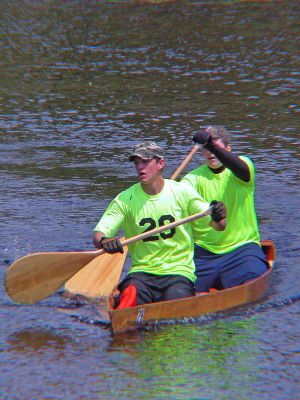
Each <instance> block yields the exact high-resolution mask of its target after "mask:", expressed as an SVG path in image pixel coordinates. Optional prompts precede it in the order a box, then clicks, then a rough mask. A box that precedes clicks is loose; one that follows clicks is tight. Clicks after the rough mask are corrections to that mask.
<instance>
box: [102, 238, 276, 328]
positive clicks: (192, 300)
mask: <svg viewBox="0 0 300 400" xmlns="http://www.w3.org/2000/svg"><path fill="white" fill-rule="evenodd" d="M261 243H262V248H263V251H264V252H265V254H266V257H267V260H268V264H269V269H268V271H266V272H265V273H264V274H263V275H261V276H259V277H258V278H256V279H253V280H252V281H249V282H247V283H244V284H243V285H240V286H235V287H233V288H229V289H224V290H213V291H211V292H209V293H207V294H202V293H201V294H197V295H196V296H193V297H185V298H183V299H176V300H170V301H161V302H157V303H147V304H142V305H140V306H136V307H130V308H125V309H120V310H118V309H117V310H114V309H113V307H112V301H111V298H110V299H108V302H107V307H108V315H109V318H110V322H111V327H112V331H113V333H121V332H125V331H128V330H135V329H138V328H141V327H143V326H145V325H149V324H151V323H154V322H156V321H160V320H167V319H181V318H188V317H199V316H201V315H204V314H208V313H216V312H220V311H225V310H230V309H233V308H235V307H239V306H242V305H245V304H248V303H253V302H256V301H258V300H260V299H261V298H262V297H263V296H264V295H265V294H266V292H267V290H268V287H269V280H270V277H271V273H272V269H273V263H274V260H275V257H276V253H275V246H274V243H273V241H272V240H263V241H262V242H261Z"/></svg>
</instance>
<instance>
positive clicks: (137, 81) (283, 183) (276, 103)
mask: <svg viewBox="0 0 300 400" xmlns="http://www.w3.org/2000/svg"><path fill="white" fill-rule="evenodd" d="M299 19H300V5H299V2H297V1H286V2H263V3H252V2H249V3H248V2H235V1H233V2H229V1H227V2H224V4H222V3H221V2H207V3H204V2H200V1H178V2H176V1H175V2H169V3H161V4H157V3H156V4H153V2H152V4H151V3H150V2H148V3H146V2H124V1H122V2H118V1H115V2H105V1H104V2H98V1H80V2H79V1H69V2H60V1H55V0H54V1H42V2H30V1H17V0H13V1H1V3H0V81H1V86H0V88H1V89H0V103H1V109H0V153H1V158H0V202H1V220H0V235H1V240H0V273H1V281H2V282H3V277H4V272H5V270H6V268H7V266H8V265H10V264H11V263H12V262H13V261H14V260H16V259H17V258H19V257H21V256H23V255H26V254H29V253H33V252H40V251H58V250H64V251H72V250H76V249H92V248H93V247H92V242H91V233H92V229H93V227H94V225H95V224H96V222H97V221H98V219H99V217H100V215H101V214H102V212H103V210H104V209H105V208H106V206H107V204H108V202H109V201H110V200H111V199H112V198H113V197H114V196H115V195H116V194H118V193H119V192H120V191H121V190H122V189H125V188H127V187H128V186H129V185H130V184H132V183H134V182H135V181H136V177H135V173H134V170H133V169H132V165H130V164H129V163H128V162H127V156H128V152H129V151H130V150H131V148H132V146H133V145H134V144H135V143H137V142H139V141H141V140H142V139H144V138H147V139H152V140H154V141H157V142H158V143H159V144H161V145H162V146H163V147H164V148H165V150H166V159H167V168H166V171H165V175H166V176H170V175H171V174H172V172H174V170H175V169H176V168H177V167H178V166H179V164H180V162H181V161H182V160H183V159H184V157H185V156H186V155H187V153H188V152H189V151H190V149H191V148H192V141H191V136H192V133H193V131H194V130H195V129H197V127H198V126H199V125H200V124H202V125H203V124H209V123H213V124H222V125H225V126H226V127H227V128H228V129H229V130H230V132H231V133H232V141H233V150H234V151H236V152H239V153H242V154H247V155H249V156H250V157H251V158H252V159H253V161H254V162H255V166H256V173H257V190H256V208H257V214H258V217H259V223H260V230H261V236H262V238H263V239H267V238H268V239H273V240H274V241H275V244H276V248H277V261H276V264H275V271H274V274H273V279H272V283H271V288H270V293H269V296H268V298H267V299H266V300H265V301H264V302H262V303H261V304H259V305H253V306H249V307H246V308H243V309H242V310H238V311H236V312H234V313H230V314H229V315H221V317H216V316H210V317H208V318H199V319H198V320H194V321H186V323H184V322H183V323H181V324H174V323H172V324H170V325H163V326H157V327H156V329H155V330H150V331H144V332H139V333H132V334H126V335H122V336H115V337H113V336H112V334H111V332H110V330H109V329H108V328H106V327H103V326H100V325H97V324H93V323H92V321H94V319H93V318H92V317H91V316H90V315H89V314H88V312H87V315H86V318H85V319H83V320H82V319H81V320H80V319H78V318H77V319H76V318H72V317H71V316H70V315H68V314H65V313H62V312H59V311H57V308H58V307H70V308H71V307H72V306H74V304H72V301H71V300H68V299H66V298H64V297H63V296H61V291H60V292H58V293H56V294H54V295H52V296H51V297H49V298H48V299H46V300H43V301H42V302H40V303H37V304H35V305H28V306H27V305H26V306H20V305H16V304H14V303H13V302H12V301H11V300H10V299H9V298H8V297H7V295H6V293H5V291H4V288H3V284H1V287H0V319H1V320H0V322H1V334H0V351H1V367H0V391H1V398H3V399H9V400H10V399H127V398H132V399H141V398H144V399H270V398H273V399H278V400H282V399H296V398H298V399H299V398H300V395H299V393H300V387H299V374H300V342H299V339H300V323H299V316H300V302H299V301H298V300H299V299H300V290H299V285H298V282H299V261H300V244H299V217H300V213H299V202H300V189H299V176H300V168H299V158H300V155H299V144H300V141H299V127H300V118H299V117H300V101H299V89H300V53H299V39H300V25H299ZM199 162H202V161H201V156H200V155H196V156H195V158H194V160H193V161H192V162H191V164H190V166H189V168H194V167H195V166H196V165H197V163H199ZM79 310H80V308H79ZM83 310H84V309H83ZM84 313H85V311H84V312H83V314H84ZM89 322H90V323H89Z"/></svg>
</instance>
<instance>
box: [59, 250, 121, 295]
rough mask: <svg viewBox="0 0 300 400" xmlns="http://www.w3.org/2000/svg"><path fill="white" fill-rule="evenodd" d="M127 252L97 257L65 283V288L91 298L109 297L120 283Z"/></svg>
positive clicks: (72, 292)
mask: <svg viewBox="0 0 300 400" xmlns="http://www.w3.org/2000/svg"><path fill="white" fill-rule="evenodd" d="M126 254H127V246H124V253H123V254H122V253H116V254H107V253H105V254H103V255H101V256H99V257H96V258H95V259H94V260H93V261H91V262H90V263H89V264H88V265H86V266H85V267H84V268H82V269H81V270H80V271H79V272H77V274H75V275H74V276H73V277H72V278H71V279H69V280H68V282H66V284H65V290H66V291H67V292H69V293H71V294H79V295H82V296H85V297H87V298H90V299H94V298H99V297H108V296H109V295H110V293H111V292H112V290H113V289H114V287H115V286H116V285H117V284H118V282H119V279H120V276H121V273H122V269H123V266H124V263H125V259H126Z"/></svg>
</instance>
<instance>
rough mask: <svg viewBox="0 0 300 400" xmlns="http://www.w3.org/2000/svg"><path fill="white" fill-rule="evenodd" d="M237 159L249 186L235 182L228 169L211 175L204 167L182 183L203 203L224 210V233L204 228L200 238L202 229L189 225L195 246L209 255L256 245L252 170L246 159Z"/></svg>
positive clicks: (241, 182)
mask: <svg viewBox="0 0 300 400" xmlns="http://www.w3.org/2000/svg"><path fill="white" fill-rule="evenodd" d="M240 158H241V159H242V160H243V161H245V162H246V163H247V165H248V167H249V169H250V175H251V178H250V181H249V182H243V181H242V180H240V179H238V178H237V177H236V176H235V175H234V174H233V173H232V172H231V171H230V170H229V169H228V168H225V170H224V171H223V172H221V173H219V174H214V173H213V172H212V171H211V170H210V169H209V168H208V166H207V165H202V166H200V167H198V168H196V169H195V170H193V171H191V172H190V173H188V174H187V175H186V176H185V177H184V178H183V179H182V182H186V183H189V184H191V185H192V186H193V187H194V188H195V189H196V190H197V192H198V193H199V194H200V195H201V196H202V197H203V198H204V199H205V200H206V201H208V202H210V201H212V200H218V201H223V202H224V204H225V206H226V209H227V218H226V220H227V226H226V229H225V230H224V231H216V230H214V229H212V228H211V227H209V226H207V228H206V232H205V233H204V234H203V225H200V227H199V224H198V221H195V222H194V223H193V227H194V238H195V243H196V244H198V245H199V246H201V247H204V248H205V249H207V250H209V251H211V252H213V253H217V254H222V253H228V252H229V251H231V250H233V249H235V248H237V247H240V246H242V245H243V244H246V243H257V244H259V245H260V236H259V232H258V225H257V218H256V213H255V208H254V186H255V172H254V166H253V164H252V162H251V160H250V159H249V158H247V157H243V156H241V157H240Z"/></svg>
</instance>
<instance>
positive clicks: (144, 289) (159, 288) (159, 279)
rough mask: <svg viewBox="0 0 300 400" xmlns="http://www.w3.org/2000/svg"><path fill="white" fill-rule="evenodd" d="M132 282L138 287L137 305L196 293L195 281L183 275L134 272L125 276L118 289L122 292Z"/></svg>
mask: <svg viewBox="0 0 300 400" xmlns="http://www.w3.org/2000/svg"><path fill="white" fill-rule="evenodd" d="M130 284H133V285H134V286H135V288H136V304H137V305H140V304H145V303H153V302H157V301H163V300H174V299H180V298H182V297H189V296H194V295H195V289H194V284H193V282H192V281H190V280H189V279H188V278H186V277H184V276H181V275H163V276H162V275H153V274H147V273H145V272H133V273H131V274H128V275H127V276H126V277H125V279H124V280H123V281H122V282H121V283H120V284H119V285H118V289H119V290H120V292H122V291H123V290H124V289H126V288H127V287H128V286H129V285H130Z"/></svg>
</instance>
